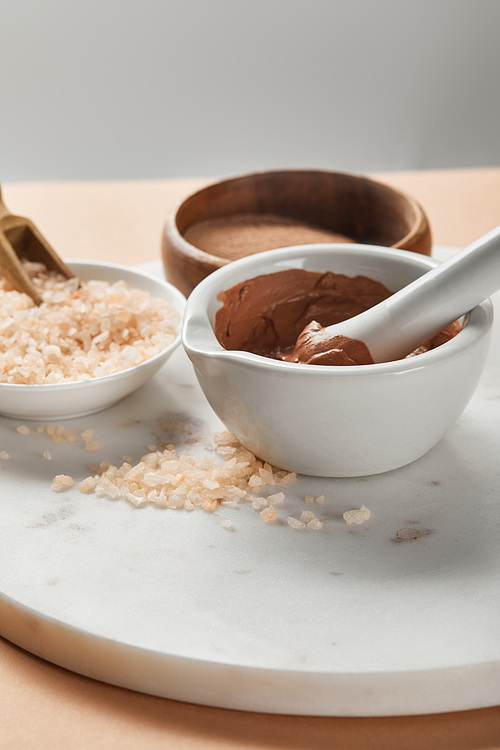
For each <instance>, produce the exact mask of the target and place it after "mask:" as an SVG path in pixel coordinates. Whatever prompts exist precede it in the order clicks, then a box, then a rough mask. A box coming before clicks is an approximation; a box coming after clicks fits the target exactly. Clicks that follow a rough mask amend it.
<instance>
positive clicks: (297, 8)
mask: <svg viewBox="0 0 500 750" xmlns="http://www.w3.org/2000/svg"><path fill="white" fill-rule="evenodd" d="M499 30H500V2H498V0H419V1H418V2H416V1H411V2H410V1H409V0H309V2H287V1H286V0H251V1H249V0H204V1H203V0H141V1H140V2H139V1H137V0H87V1H86V2H75V0H66V2H65V1H64V0H0V63H1V66H2V87H1V92H0V136H1V141H0V181H17V180H38V179H121V178H161V177H174V176H194V175H196V176H209V175H210V176H211V175H223V174H228V173H236V172H242V171H247V170H253V169H260V168H271V167H318V168H326V169H340V170H348V171H360V172H365V171H375V170H399V169H420V168H441V167H469V166H485V165H488V166H494V165H499V164H500V145H499V142H500V127H499V126H500V85H499V83H500V75H499V74H500V44H499Z"/></svg>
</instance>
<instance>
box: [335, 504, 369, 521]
mask: <svg viewBox="0 0 500 750" xmlns="http://www.w3.org/2000/svg"><path fill="white" fill-rule="evenodd" d="M342 515H343V517H344V521H345V522H346V524H347V525H348V526H351V525H352V524H357V525H359V524H361V523H364V522H365V521H368V519H369V518H370V516H371V513H370V511H369V510H368V508H367V507H366V505H362V506H361V508H359V509H358V510H356V509H355V510H346V512H345V513H343V514H342Z"/></svg>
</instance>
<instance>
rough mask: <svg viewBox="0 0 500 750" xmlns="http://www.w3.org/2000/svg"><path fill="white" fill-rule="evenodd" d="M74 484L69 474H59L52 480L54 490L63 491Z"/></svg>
mask: <svg viewBox="0 0 500 750" xmlns="http://www.w3.org/2000/svg"><path fill="white" fill-rule="evenodd" d="M72 486H73V478H72V477H70V476H68V475H67V474H57V475H56V476H55V477H54V479H53V482H52V487H51V489H52V490H54V492H63V491H64V490H67V489H69V488H70V487H72Z"/></svg>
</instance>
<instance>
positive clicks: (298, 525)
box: [286, 516, 305, 529]
mask: <svg viewBox="0 0 500 750" xmlns="http://www.w3.org/2000/svg"><path fill="white" fill-rule="evenodd" d="M286 520H287V523H288V525H289V526H291V527H292V529H303V528H305V523H304V522H303V521H299V519H298V518H294V517H293V516H288V518H287V519H286Z"/></svg>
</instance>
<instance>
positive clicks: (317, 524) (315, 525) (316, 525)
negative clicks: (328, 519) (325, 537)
mask: <svg viewBox="0 0 500 750" xmlns="http://www.w3.org/2000/svg"><path fill="white" fill-rule="evenodd" d="M307 528H308V529H322V528H323V521H320V520H319V518H313V519H312V520H311V521H309V523H308V524H307Z"/></svg>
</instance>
